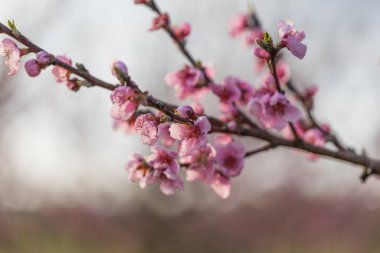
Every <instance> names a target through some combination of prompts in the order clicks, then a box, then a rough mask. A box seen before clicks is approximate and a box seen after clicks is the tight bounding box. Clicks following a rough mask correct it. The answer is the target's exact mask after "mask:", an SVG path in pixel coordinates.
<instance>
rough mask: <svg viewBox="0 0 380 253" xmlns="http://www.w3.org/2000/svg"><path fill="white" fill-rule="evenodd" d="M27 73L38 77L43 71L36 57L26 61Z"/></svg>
mask: <svg viewBox="0 0 380 253" xmlns="http://www.w3.org/2000/svg"><path fill="white" fill-rule="evenodd" d="M24 67H25V70H26V73H27V74H28V75H29V76H31V77H36V76H38V75H39V74H40V73H41V67H40V65H38V62H37V61H36V60H35V59H30V60H28V61H26V62H25V65H24Z"/></svg>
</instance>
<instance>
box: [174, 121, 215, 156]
mask: <svg viewBox="0 0 380 253" xmlns="http://www.w3.org/2000/svg"><path fill="white" fill-rule="evenodd" d="M210 130H211V124H210V122H209V121H208V119H207V117H206V116H201V117H199V118H198V119H197V120H196V121H195V122H194V125H190V124H180V123H174V124H172V125H171V127H170V128H169V131H170V136H171V137H172V138H174V139H176V140H180V141H181V142H180V144H179V155H180V156H187V155H189V154H191V152H192V151H193V150H194V149H197V148H199V147H201V146H204V145H205V144H206V143H207V133H208V132H209V131H210Z"/></svg>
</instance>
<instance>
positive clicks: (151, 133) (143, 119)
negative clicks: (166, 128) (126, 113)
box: [135, 113, 158, 146]
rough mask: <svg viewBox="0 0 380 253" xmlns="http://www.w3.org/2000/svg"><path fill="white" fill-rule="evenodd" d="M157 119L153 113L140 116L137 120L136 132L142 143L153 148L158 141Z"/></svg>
mask: <svg viewBox="0 0 380 253" xmlns="http://www.w3.org/2000/svg"><path fill="white" fill-rule="evenodd" d="M157 124H158V122H157V119H156V117H154V115H153V114H151V113H145V114H143V115H140V116H139V117H137V119H136V123H135V130H136V132H137V133H139V134H140V135H141V142H142V143H143V144H146V145H148V146H152V145H153V144H155V143H156V142H157V140H158V128H157Z"/></svg>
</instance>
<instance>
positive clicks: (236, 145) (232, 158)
mask: <svg viewBox="0 0 380 253" xmlns="http://www.w3.org/2000/svg"><path fill="white" fill-rule="evenodd" d="M244 156H245V149H244V146H243V145H242V144H241V143H240V142H237V141H232V142H230V143H228V144H226V145H219V146H217V147H216V158H215V159H216V162H217V164H218V170H219V171H220V172H221V173H222V174H223V175H224V176H226V177H236V176H238V175H240V173H241V171H242V169H243V167H244Z"/></svg>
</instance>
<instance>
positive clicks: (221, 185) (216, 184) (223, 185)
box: [210, 172, 231, 199]
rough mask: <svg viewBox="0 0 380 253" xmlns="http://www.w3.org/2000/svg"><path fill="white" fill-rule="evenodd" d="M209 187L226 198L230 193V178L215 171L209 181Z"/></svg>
mask: <svg viewBox="0 0 380 253" xmlns="http://www.w3.org/2000/svg"><path fill="white" fill-rule="evenodd" d="M210 186H211V188H212V189H213V190H214V191H215V192H216V193H217V194H218V195H219V196H220V197H222V198H223V199H226V198H228V197H229V196H230V194H231V182H230V178H229V177H226V176H225V175H223V174H221V173H219V172H216V173H215V174H214V177H213V180H212V182H211V183H210Z"/></svg>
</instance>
